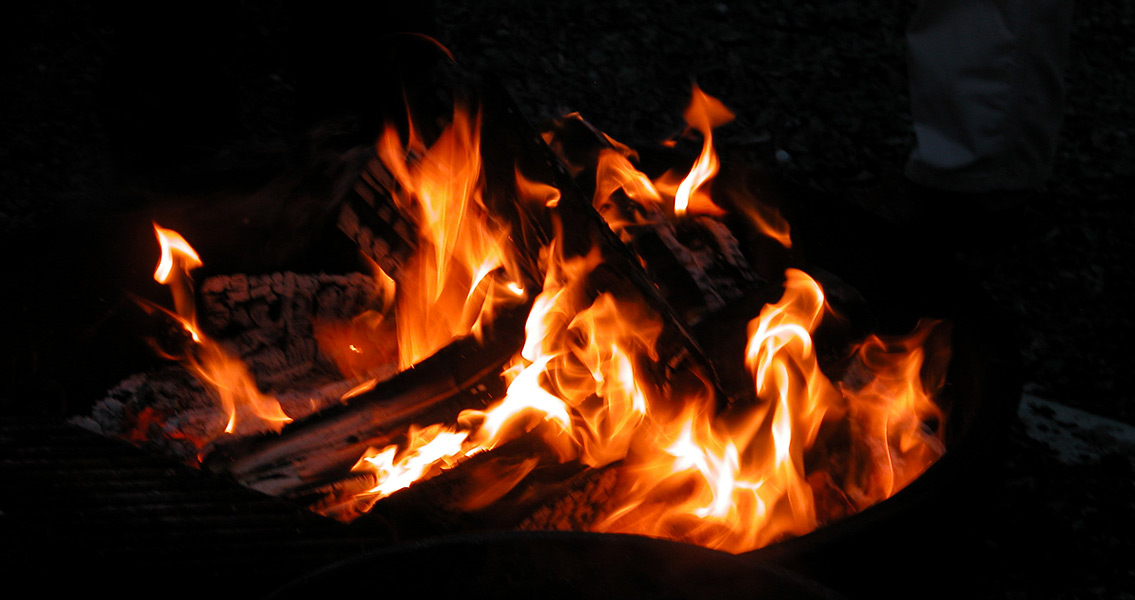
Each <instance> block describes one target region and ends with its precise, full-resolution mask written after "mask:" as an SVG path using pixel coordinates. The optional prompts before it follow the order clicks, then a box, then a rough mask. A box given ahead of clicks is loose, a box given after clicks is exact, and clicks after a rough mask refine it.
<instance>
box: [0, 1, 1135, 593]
mask: <svg viewBox="0 0 1135 600" xmlns="http://www.w3.org/2000/svg"><path fill="white" fill-rule="evenodd" d="M329 6H330V7H329V8H328V9H327V11H326V12H327V14H328V15H330V16H321V17H320V19H321V20H320V24H321V25H330V26H332V27H333V28H335V27H337V28H338V29H339V30H340V31H341V32H342V31H345V32H347V33H343V34H341V35H331V34H325V35H323V36H322V37H319V36H316V37H315V38H314V41H312V40H310V39H308V38H309V37H310V36H308V35H307V34H308V33H310V32H311V31H312V29H311V28H312V27H314V26H313V25H310V23H303V22H301V21H300V20H298V19H296V17H297V15H302V14H303V13H302V12H301V11H299V10H298V9H296V8H295V6H293V4H292V3H288V2H283V1H280V2H244V3H236V4H230V3H221V2H205V3H203V4H201V3H198V4H196V5H195V8H194V10H193V12H192V13H188V12H187V13H185V14H177V15H175V14H172V13H169V14H167V13H162V12H161V11H157V10H155V11H154V12H152V13H146V14H145V15H144V16H145V17H146V18H147V19H149V20H148V21H145V22H148V23H150V25H149V26H145V25H143V26H138V25H132V26H128V25H124V24H125V23H129V22H132V21H131V20H130V18H131V15H130V14H129V13H126V12H125V11H122V10H107V9H102V8H98V7H96V5H94V4H93V3H89V2H81V1H71V2H54V3H49V4H47V5H42V6H36V7H27V8H23V9H20V10H22V11H23V12H20V11H17V12H15V13H13V14H12V15H11V18H7V19H4V20H2V21H0V44H3V46H2V48H3V54H2V55H0V60H2V61H3V62H2V65H0V103H2V104H0V107H2V108H0V237H2V238H3V240H4V242H3V248H2V250H3V251H4V252H3V256H2V257H0V263H2V264H3V266H4V269H5V272H6V273H7V274H8V277H9V280H10V281H12V280H14V281H16V282H18V283H20V284H22V285H23V286H26V285H28V284H31V285H32V286H33V289H37V290H39V291H32V292H21V293H13V292H6V293H5V294H4V295H3V296H4V297H3V301H2V302H0V309H2V310H3V311H4V314H5V315H6V316H5V317H4V319H5V322H4V323H3V325H4V328H5V333H4V336H5V342H6V343H5V348H4V354H3V368H4V371H5V380H6V381H13V382H15V383H14V384H13V385H12V386H11V387H10V388H9V389H8V390H7V391H6V392H5V393H4V394H3V397H2V398H0V401H2V402H0V406H2V407H3V408H4V410H5V412H20V411H32V412H41V413H53V412H55V413H58V412H66V411H71V412H74V411H75V410H77V409H81V408H82V406H83V404H84V403H86V404H87V405H89V403H90V402H91V401H93V400H94V398H92V397H90V395H91V393H92V392H90V390H89V389H84V390H80V391H79V392H76V391H75V390H74V389H71V390H67V389H66V388H67V386H68V385H70V384H69V382H67V381H65V380H64V379H62V378H61V376H60V375H59V374H58V373H57V372H54V371H53V370H52V367H51V366H50V365H47V362H48V359H49V358H51V357H52V356H57V355H58V354H59V351H57V350H56V347H57V346H59V345H61V344H62V343H63V342H64V341H66V340H68V339H70V337H72V336H73V334H69V333H67V330H68V327H87V326H89V325H90V323H89V322H88V321H84V320H83V319H86V318H87V317H88V316H89V315H87V314H85V313H82V312H80V313H79V315H78V316H73V317H68V316H66V315H67V314H68V313H67V311H68V310H69V309H70V308H72V305H76V304H79V305H81V304H82V303H83V301H82V300H81V298H83V297H85V296H84V294H87V293H89V291H90V289H91V286H90V285H86V284H84V285H79V284H76V283H73V282H70V283H69V282H67V281H66V278H64V281H62V282H59V281H51V282H49V281H48V280H47V279H46V278H45V274H44V272H43V271H44V267H47V266H49V265H50V266H58V263H60V262H61V259H58V258H57V257H56V252H55V251H54V250H50V249H48V248H49V247H51V245H52V244H53V243H54V242H49V241H47V238H48V235H49V234H50V233H52V232H54V231H56V230H63V231H73V232H83V231H84V227H85V226H86V225H87V224H89V223H93V222H97V220H98V219H99V218H100V217H101V216H103V215H105V214H107V213H108V212H124V211H130V210H138V209H140V208H144V207H145V206H146V203H147V202H148V201H151V200H152V199H153V197H154V195H155V194H154V193H153V190H154V189H155V187H161V188H162V189H164V190H168V189H171V188H176V189H178V190H182V191H183V190H185V189H187V188H191V187H193V186H194V185H196V186H198V187H208V185H209V181H212V180H209V181H204V182H202V181H201V180H198V179H192V178H189V179H188V181H189V182H188V183H187V179H186V177H185V174H187V173H199V172H200V171H202V170H204V171H208V172H210V173H213V172H220V177H221V178H222V179H223V178H224V177H229V178H232V177H233V176H234V173H233V172H232V171H231V170H230V171H225V170H223V169H218V166H217V165H218V164H220V163H222V162H223V161H235V162H236V163H239V164H241V165H242V167H241V169H239V172H237V173H235V175H236V176H240V177H246V178H248V179H249V181H256V177H255V176H254V175H255V173H256V172H257V169H261V168H264V169H268V170H271V169H272V168H279V167H280V166H282V165H286V164H287V163H288V161H289V160H295V157H294V156H292V155H290V154H289V153H288V148H291V147H293V146H294V145H295V144H296V143H297V140H300V141H305V143H310V134H309V132H307V131H306V130H304V129H303V126H304V125H305V124H306V123H308V121H306V120H305V119H306V118H307V117H308V116H310V114H313V113H318V112H319V111H320V110H321V106H320V104H319V102H320V94H321V93H323V92H324V91H325V90H324V89H322V88H319V89H318V90H317V91H315V92H313V85H312V82H313V81H314V82H322V83H321V85H325V84H326V85H334V83H330V84H327V82H339V81H341V80H342V79H343V77H342V74H344V73H360V72H362V73H365V68H366V66H367V59H366V57H365V56H363V54H364V53H365V52H366V50H367V48H368V45H367V43H366V40H367V39H368V38H367V36H366V35H363V34H359V32H365V31H367V28H369V27H370V26H371V25H370V24H371V23H374V22H377V21H375V20H374V19H375V14H377V13H382V11H383V10H385V9H388V8H389V7H388V6H383V5H381V3H380V4H379V5H378V8H377V9H376V8H374V7H373V6H371V7H370V8H368V9H367V10H366V11H363V12H357V11H355V10H354V9H353V8H350V7H349V4H348V3H332V4H331V5H329ZM415 6H417V8H418V9H420V10H428V8H429V4H428V3H426V4H421V5H420V6H419V5H415ZM432 8H433V14H434V17H433V26H434V30H435V33H436V36H437V37H438V39H440V40H441V41H442V42H443V43H445V44H446V45H447V46H449V47H450V49H451V50H452V51H453V53H454V54H455V55H456V56H457V57H458V59H459V60H460V61H461V62H462V63H463V64H464V65H466V66H468V67H470V68H472V69H475V70H481V71H486V72H491V73H494V74H495V75H497V76H498V77H499V78H500V79H501V80H502V81H503V82H504V83H505V85H506V86H507V87H508V89H509V90H510V91H511V92H512V94H513V95H514V97H515V99H516V100H517V102H518V104H519V105H520V106H521V108H522V109H523V110H524V112H525V113H526V114H527V115H528V117H529V118H530V119H531V120H533V121H540V120H542V119H545V118H548V117H553V116H557V115H559V114H562V113H563V112H565V111H566V110H579V111H581V112H583V114H584V115H585V116H586V117H587V118H588V119H589V120H590V121H592V122H593V123H595V124H596V125H597V126H599V127H600V128H602V129H604V130H606V131H607V132H609V133H610V134H611V135H613V136H614V137H616V138H619V139H623V140H626V141H644V140H657V139H661V138H664V137H667V136H669V135H671V134H672V133H674V132H675V131H676V130H678V129H680V128H681V126H682V122H681V117H680V115H681V111H682V108H683V107H684V105H685V103H686V102H687V100H688V97H689V90H690V84H691V81H696V82H697V83H698V84H699V85H700V86H701V87H702V88H703V89H705V90H706V91H707V92H709V93H711V94H713V95H715V96H717V97H719V98H720V99H722V100H723V101H724V102H725V103H726V104H727V105H728V106H730V107H731V108H732V109H734V110H735V111H736V113H737V117H738V118H737V120H736V121H735V123H733V124H731V125H730V126H728V127H727V128H725V129H723V130H721V131H720V133H719V138H718V139H719V140H720V143H722V144H725V145H728V146H732V147H741V148H747V149H750V150H752V151H753V152H754V153H755V154H757V155H759V156H763V157H764V160H765V161H766V162H767V163H768V164H769V165H771V166H772V168H773V169H774V170H775V171H776V172H777V174H778V175H780V176H782V177H784V178H785V179H788V180H790V181H793V182H796V183H799V184H802V185H805V186H807V187H809V188H813V189H816V190H819V191H821V192H823V193H826V194H831V195H835V196H840V197H847V198H849V199H858V201H860V202H864V200H863V199H870V198H872V197H875V196H876V195H878V194H879V193H881V192H880V190H883V193H885V191H886V190H887V189H888V186H889V185H890V182H892V181H893V179H894V177H895V174H896V173H897V172H898V170H899V168H900V166H901V165H902V163H903V161H904V159H905V156H906V153H907V152H908V151H909V148H910V145H911V143H912V141H913V138H912V134H911V131H910V118H909V110H908V107H907V99H906V91H905V82H906V77H905V64H904V58H903V53H904V40H903V35H902V34H903V28H904V26H905V23H906V22H907V20H908V18H909V17H910V14H911V10H912V6H911V5H909V3H902V4H901V5H895V3H886V2H866V3H865V2H863V1H855V2H852V1H850V0H833V1H829V2H825V3H823V4H817V3H806V2H788V1H783V0H760V1H756V2H716V3H709V2H679V1H677V0H659V1H656V2H651V3H639V2H631V1H627V0H605V1H603V2H600V1H598V0H580V1H578V2H572V3H544V2H523V1H519V0H512V1H504V0H481V1H479V2H470V1H455V0H435V1H434V2H433V5H432ZM336 10H337V11H340V13H334V11H336ZM406 10H409V11H410V12H413V10H410V9H406ZM217 15H221V16H220V17H218V16H217ZM363 16H365V17H366V18H362V17H363ZM413 18H420V17H418V16H414V17H413ZM301 23H302V24H301ZM1133 25H1135V4H1132V3H1130V2H1124V1H1123V0H1098V1H1096V2H1080V3H1078V6H1077V13H1076V25H1075V31H1074V37H1073V41H1072V56H1071V61H1070V67H1069V71H1068V76H1067V81H1068V90H1069V96H1068V109H1067V114H1066V123H1065V127H1064V130H1063V134H1062V139H1061V145H1060V148H1059V153H1058V156H1057V161H1056V163H1055V167H1054V174H1053V177H1052V179H1051V181H1050V182H1049V185H1048V190H1047V193H1046V194H1045V197H1046V198H1047V202H1046V203H1044V204H1037V205H1034V206H1032V207H1029V208H1027V209H1026V210H1025V214H1024V215H1023V218H1027V219H1029V220H1030V221H1035V222H1037V223H1038V224H1039V230H1038V232H1037V234H1036V235H1034V236H1031V237H1030V238H1029V239H1028V240H1027V241H1026V242H1024V243H1018V244H1012V245H1010V246H1009V247H1006V248H1001V249H999V250H997V251H995V252H992V253H981V254H979V253H976V252H973V251H963V252H962V253H961V254H960V256H959V259H960V260H961V261H962V262H963V264H964V265H966V266H968V267H970V268H971V269H972V270H973V272H974V273H975V274H976V275H977V276H978V278H979V279H980V280H981V282H982V284H983V285H984V286H985V288H986V289H987V290H988V292H989V294H990V295H991V296H992V297H993V298H995V299H996V300H997V301H998V302H999V303H1001V304H1002V305H1003V306H1005V307H1007V308H1008V309H1009V310H1010V312H1011V313H1013V314H1014V316H1015V317H1016V319H1017V321H1018V326H1019V329H1020V331H1021V355H1022V359H1023V363H1024V369H1025V379H1026V381H1025V383H1026V389H1027V390H1028V391H1029V392H1031V393H1033V394H1035V395H1037V396H1040V397H1043V398H1046V399H1048V400H1052V401H1056V402H1059V403H1061V404H1064V405H1068V406H1074V407H1077V408H1080V409H1084V410H1087V411H1090V412H1093V413H1096V414H1099V415H1103V416H1106V417H1110V418H1112V419H1116V420H1118V421H1123V422H1126V423H1129V424H1132V423H1135V398H1133V397H1132V393H1131V391H1130V390H1129V389H1127V388H1126V387H1125V386H1124V384H1123V381H1125V378H1124V376H1125V375H1126V374H1128V373H1131V372H1132V371H1135V360H1133V357H1135V352H1131V351H1130V350H1129V349H1128V344H1129V342H1128V340H1130V339H1132V338H1133V337H1135V313H1133V311H1131V310H1130V307H1131V301H1132V299H1135V293H1133V290H1132V285H1133V283H1132V282H1133V277H1132V275H1133V270H1135V260H1133V258H1135V251H1133V250H1135V249H1133V245H1135V235H1133V231H1132V230H1133V229H1135V204H1133V203H1132V197H1131V192H1130V190H1131V188H1132V183H1135V181H1133V179H1135V103H1133V102H1132V99H1135V45H1133V43H1132V41H1131V36H1130V35H1129V33H1130V31H1131V29H1132V26H1133ZM170 32H172V34H170ZM297 33H298V34H299V35H297ZM351 40H358V41H355V42H352V41H351ZM177 45H185V46H186V47H187V48H191V49H190V50H188V51H186V50H183V51H181V52H175V51H171V48H174V47H175V46H177ZM297 47H299V48H301V49H302V51H297V50H296V49H295V48H297ZM163 52H164V53H165V54H163ZM151 55H152V58H148V61H149V62H147V58H143V57H150V56H151ZM164 55H168V56H178V57H182V62H177V63H173V64H168V63H164V62H162V56H164ZM185 56H188V57H189V58H188V59H185V58H184V57H185ZM202 65H203V66H202ZM325 71H326V72H325ZM364 79H365V77H364ZM355 92H358V89H357V86H356V87H351V86H343V87H342V88H340V89H333V90H329V91H326V95H327V96H331V97H334V96H335V94H336V93H343V94H345V95H350V94H351V93H355ZM313 107H314V108H313ZM322 108H325V107H322ZM343 127H344V128H346V129H350V124H348V125H345V126H343ZM778 150H780V151H782V153H781V156H782V158H783V157H784V153H787V156H788V157H790V159H789V160H787V161H783V160H782V161H779V162H778V161H776V160H775V159H774V156H775V153H776V151H778ZM250 173H252V175H249V174H250ZM155 182H158V183H155ZM140 189H141V190H142V191H141V192H140V191H139V190H140ZM80 237H85V238H92V239H96V240H99V241H100V242H102V243H104V244H110V243H112V242H114V240H107V239H101V238H103V237H106V236H105V235H104V234H102V233H101V232H89V231H88V232H86V233H81V234H80ZM28 257H32V258H31V260H30V262H29V260H28ZM146 260H147V261H148V260H149V259H148V258H147V259H146ZM41 263H42V264H41ZM136 271H137V270H136ZM117 275H118V273H116V276H117ZM122 276H123V277H126V276H129V277H137V276H141V277H143V278H144V277H148V274H147V273H145V272H130V273H123V274H122ZM112 283H114V282H112ZM95 288H97V289H102V288H100V287H98V286H95ZM50 319H54V320H50ZM13 332H14V333H13ZM29 348H30V350H29ZM64 355H66V353H64ZM97 358H98V357H96V359H97ZM91 362H92V363H95V364H97V363H98V360H95V359H92V361H91ZM99 385H102V386H103V387H102V389H106V387H109V385H107V384H102V383H100V384H99ZM27 397H31V398H35V399H36V402H41V403H42V404H39V405H33V406H32V407H31V408H29V407H28V404H27V403H26V401H25V398H27ZM1131 458H1132V457H1131V456H1130V454H1129V453H1128V452H1126V451H1123V452H1121V453H1120V452H1118V451H1110V452H1109V450H1108V448H1107V447H1106V443H1105V447H1104V448H1103V451H1102V452H1101V454H1100V456H1098V457H1097V458H1095V459H1092V460H1089V461H1085V462H1081V463H1078V464H1073V465H1067V464H1064V463H1060V462H1059V461H1057V460H1056V459H1055V458H1054V456H1053V453H1052V452H1050V451H1047V450H1046V449H1045V447H1044V446H1043V445H1042V444H1040V443H1039V442H1036V441H1035V440H1034V439H1033V438H1030V437H1028V436H1027V435H1025V432H1024V431H1023V430H1019V431H1016V432H1015V433H1014V444H1013V452H1012V454H1011V456H1010V460H1009V462H1008V467H1009V476H1008V477H1007V480H1006V482H1005V484H1004V489H1003V490H1000V493H999V494H998V496H997V497H998V498H999V500H1000V501H999V503H998V505H997V506H998V508H997V510H998V511H999V514H1002V515H1003V516H1004V519H1003V523H1004V524H1005V528H1004V530H1003V531H1000V532H995V533H993V534H991V536H990V538H989V539H988V540H987V546H988V548H991V549H993V550H992V552H993V554H995V555H997V556H1000V557H1001V559H1000V560H1001V561H1002V562H1004V563H1005V567H1004V570H1003V575H1002V576H1001V577H999V578H998V579H997V580H996V581H994V582H992V583H991V584H990V585H991V588H990V590H991V591H990V593H989V594H988V597H1030V596H1032V595H1038V596H1043V597H1061V598H1073V597H1075V598H1084V597H1098V598H1116V597H1135V581H1133V580H1135V575H1133V574H1132V573H1131V571H1130V569H1129V568H1127V567H1123V566H1122V564H1121V563H1119V561H1118V559H1117V558H1116V557H1119V556H1125V555H1130V554H1131V553H1132V552H1131V550H1132V544H1133V543H1135V542H1133V541H1132V540H1133V539H1135V535H1132V529H1131V524H1130V521H1131V519H1132V517H1131V515H1132V514H1133V512H1135V511H1133V499H1135V488H1133V487H1132V485H1131V482H1132V475H1133V469H1132V464H1131ZM1040 523H1047V524H1048V527H1047V528H1045V529H1039V530H1038V524H1040ZM1040 532H1043V534H1042V533H1040ZM1041 549H1043V550H1041ZM1006 556H1008V557H1016V558H1009V559H1006V558H1005V557H1006ZM1056 573H1059V574H1060V575H1057V574H1056Z"/></svg>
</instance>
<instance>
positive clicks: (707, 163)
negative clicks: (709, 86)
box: [655, 85, 733, 215]
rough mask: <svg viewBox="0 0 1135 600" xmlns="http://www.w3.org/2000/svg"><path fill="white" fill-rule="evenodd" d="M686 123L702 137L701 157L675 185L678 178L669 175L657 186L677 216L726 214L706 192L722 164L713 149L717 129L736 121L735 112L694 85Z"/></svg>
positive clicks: (657, 182) (686, 114)
mask: <svg viewBox="0 0 1135 600" xmlns="http://www.w3.org/2000/svg"><path fill="white" fill-rule="evenodd" d="M684 117H685V119H686V124H687V125H689V128H690V129H693V130H696V131H697V132H698V133H700V134H701V135H702V149H701V154H699V155H698V158H697V160H695V161H694V165H693V167H691V168H690V172H689V173H688V174H687V175H686V176H685V177H684V178H682V180H681V182H680V183H677V184H676V185H675V182H676V181H677V175H676V174H675V173H673V172H667V173H666V174H665V175H663V176H662V178H660V179H659V180H658V181H656V182H655V184H657V185H658V187H659V189H663V190H664V191H665V192H666V193H667V194H668V195H670V196H672V197H673V198H674V214H676V215H684V214H686V212H687V211H689V212H692V213H694V214H710V215H721V214H724V211H722V210H721V209H720V208H719V207H718V206H717V205H716V204H714V203H713V201H712V200H711V199H710V197H709V193H708V192H707V191H706V190H704V189H703V187H704V185H705V184H706V182H708V181H709V180H710V179H712V178H713V176H714V175H716V174H717V171H718V169H719V168H720V164H719V162H718V159H717V152H715V151H714V149H713V129H714V128H715V127H720V126H721V125H724V124H726V123H728V122H729V121H732V120H733V112H732V111H730V110H729V109H728V108H726V107H725V105H724V104H722V103H721V101H720V100H718V99H717V98H714V97H713V96H710V95H709V94H706V93H705V92H703V91H702V90H701V88H699V87H698V86H697V85H694V94H693V98H692V99H691V100H690V105H689V106H688V107H686V112H685V114H684Z"/></svg>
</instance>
